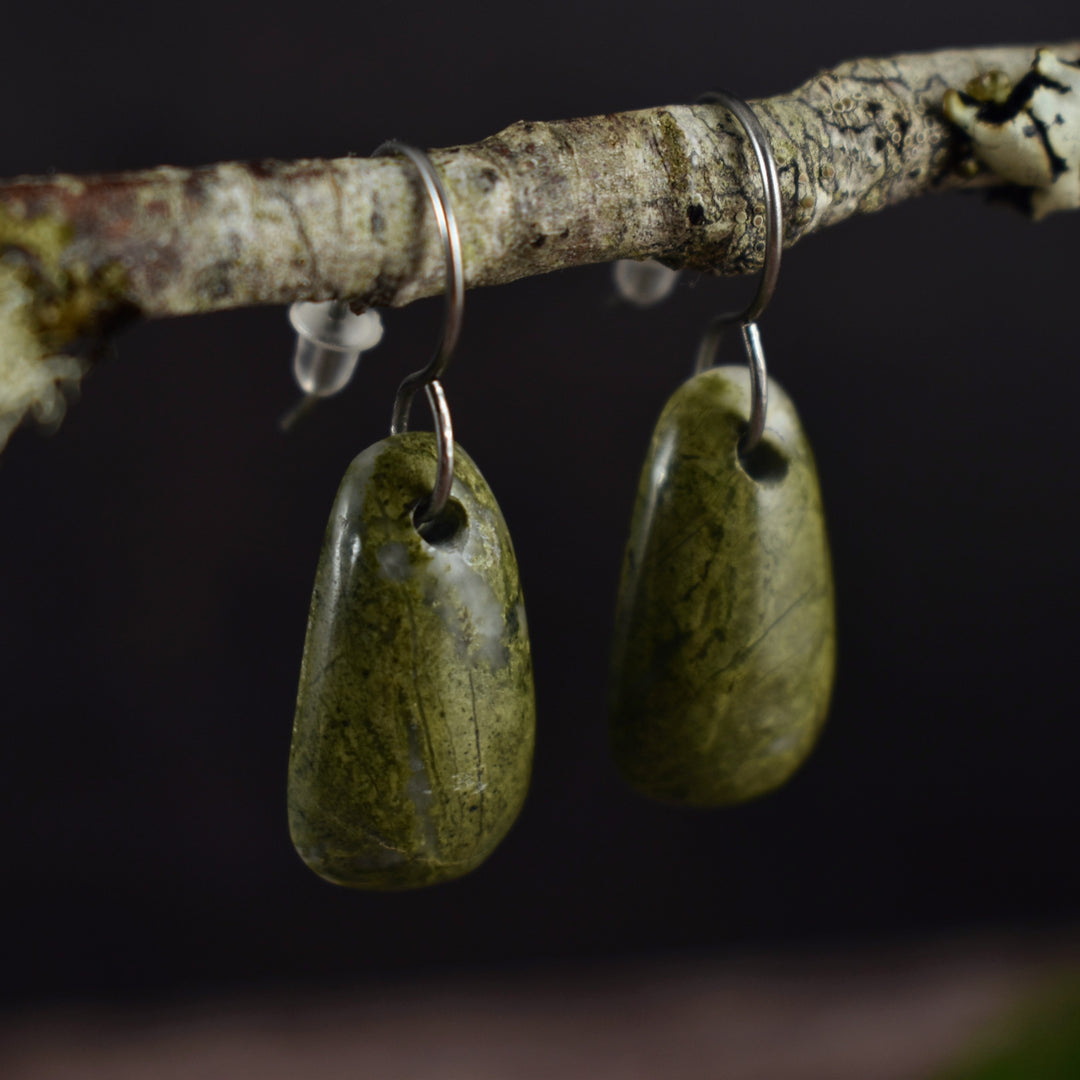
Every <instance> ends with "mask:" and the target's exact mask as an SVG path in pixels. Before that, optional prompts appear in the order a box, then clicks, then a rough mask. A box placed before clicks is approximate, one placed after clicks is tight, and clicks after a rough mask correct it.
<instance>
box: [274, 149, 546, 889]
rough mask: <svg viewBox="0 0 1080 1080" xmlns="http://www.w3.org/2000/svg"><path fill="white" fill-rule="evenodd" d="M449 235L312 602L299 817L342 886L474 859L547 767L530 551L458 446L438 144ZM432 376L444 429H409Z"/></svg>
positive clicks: (456, 282) (386, 882)
mask: <svg viewBox="0 0 1080 1080" xmlns="http://www.w3.org/2000/svg"><path fill="white" fill-rule="evenodd" d="M384 153H400V154H404V155H405V156H406V157H408V158H409V159H410V160H411V161H412V163H413V164H414V165H415V166H416V167H417V169H418V170H419V172H420V176H421V179H422V180H423V183H424V186H425V188H426V190H427V194H428V197H429V198H430V200H431V205H432V208H433V210H434V212H435V218H436V222H437V224H438V228H439V232H440V235H441V238H442V241H443V245H444V247H445V250H446V267H447V269H446V278H447V287H446V298H447V300H446V321H445V325H444V328H443V337H442V341H441V344H440V347H439V349H438V351H437V352H436V354H435V356H434V358H433V359H432V361H431V363H430V364H429V365H428V366H427V367H426V368H424V369H423V370H422V371H418V372H415V373H414V374H412V375H410V376H408V377H407V378H406V379H405V380H404V382H402V384H401V386H400V388H399V389H398V393H397V397H396V399H395V402H394V414H393V422H392V424H391V429H390V432H391V433H390V437H389V438H387V439H384V440H382V441H381V442H378V443H376V444H375V445H374V446H370V447H368V448H367V449H366V450H365V451H363V453H361V454H360V455H359V456H358V457H357V458H356V459H355V460H354V461H353V462H352V464H351V465H350V466H349V468H348V470H347V471H346V473H345V478H344V479H343V480H342V483H341V487H340V489H339V491H338V494H337V499H336V500H335V502H334V506H333V510H332V511H331V514H330V523H329V525H328V527H327V531H326V539H325V541H324V544H323V550H322V555H321V557H320V559H319V565H318V570H317V572H316V576H315V588H314V592H313V594H312V599H311V609H310V614H309V616H308V628H307V639H306V641H305V644H304V656H303V661H302V664H301V669H300V688H299V693H298V695H297V703H296V719H295V722H294V726H293V736H292V747H291V751H290V756H289V780H288V811H289V830H290V832H291V834H292V840H293V844H294V845H295V847H296V850H297V852H298V853H299V854H300V857H301V858H302V859H303V860H304V862H305V863H307V865H308V866H309V867H310V868H311V869H312V870H314V871H315V872H316V873H317V874H319V875H321V876H322V877H324V878H326V879H327V880H329V881H332V882H335V883H337V884H341V885H350V886H355V887H359V888H368V889H404V888H412V887H416V886H421V885H429V884H434V883H436V882H440V881H446V880H449V879H450V878H454V877H458V876H459V875H461V874H465V873H467V872H468V871H470V870H472V869H474V868H475V867H476V866H478V865H479V864H480V863H481V862H483V860H484V859H485V858H486V857H487V856H488V855H489V854H490V853H491V851H492V850H493V849H494V848H495V846H496V845H497V844H498V843H499V841H500V840H501V839H502V838H503V836H504V835H505V834H506V832H507V830H508V829H509V828H510V826H511V825H512V824H513V822H514V819H515V818H516V817H517V814H518V811H519V810H520V809H521V805H522V802H523V801H524V798H525V792H526V789H527V787H528V782H529V773H530V769H531V766H532V751H533V732H534V722H535V704H534V695H533V677H532V660H531V655H530V652H529V641H528V631H527V628H526V624H525V609H524V606H523V603H522V597H521V584H520V581H519V578H518V569H517V562H516V560H515V558H514V550H513V546H512V545H511V543H510V536H509V533H508V532H507V529H506V523H505V522H504V521H503V517H502V514H501V513H500V511H499V507H498V504H497V503H496V502H495V498H494V496H493V495H492V493H491V489H490V488H489V487H488V485H487V483H486V482H485V481H484V479H483V477H482V476H481V475H480V472H479V470H478V469H477V468H476V466H475V465H474V464H473V462H472V461H471V460H470V459H469V457H468V456H467V455H466V454H465V452H464V451H463V450H462V449H461V448H460V447H457V446H455V445H454V441H453V429H452V424H451V419H450V411H449V407H448V405H447V401H446V394H445V392H444V391H443V387H442V383H441V381H440V380H441V377H442V375H443V372H444V371H445V370H446V367H447V364H448V363H449V360H450V355H451V352H452V351H453V348H454V345H455V343H456V341H457V337H458V333H459V331H460V328H461V318H462V311H463V306H464V280H463V273H462V258H461V241H460V237H459V235H458V231H457V224H456V222H455V219H454V214H453V210H452V208H451V206H450V203H449V200H448V199H447V196H446V192H445V191H444V189H443V186H442V183H441V181H440V180H439V177H438V174H437V173H436V172H435V169H434V167H433V166H432V164H431V161H430V160H429V159H428V157H427V155H426V154H424V153H422V152H421V151H419V150H416V149H414V148H413V147H409V146H405V145H403V144H400V143H395V142H389V143H385V144H384V145H383V146H381V147H379V149H378V150H376V152H375V156H379V155H380V154H384ZM421 388H423V389H424V391H425V393H426V395H427V399H428V403H429V405H430V406H431V410H432V414H433V417H434V420H435V433H434V434H431V433H429V432H410V431H407V430H406V429H407V426H408V414H409V407H410V405H411V403H412V399H413V397H414V395H415V394H416V392H417V390H419V389H421Z"/></svg>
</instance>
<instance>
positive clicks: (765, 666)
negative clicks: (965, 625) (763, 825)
mask: <svg viewBox="0 0 1080 1080" xmlns="http://www.w3.org/2000/svg"><path fill="white" fill-rule="evenodd" d="M749 412H750V387H749V374H748V372H747V369H746V368H745V367H722V368H713V369H711V370H708V371H705V372H703V373H702V374H700V375H696V376H694V377H693V378H692V379H690V380H689V381H688V382H686V383H684V384H683V386H681V387H680V388H679V389H678V390H677V391H676V392H675V393H674V395H673V396H672V397H671V399H670V400H669V401H668V403H667V405H666V406H665V408H664V411H663V413H662V414H661V416H660V420H659V422H658V423H657V426H656V431H655V432H654V434H653V440H652V445H651V447H650V450H649V455H648V458H647V460H646V462H645V467H644V469H643V471H642V474H641V481H640V484H639V487H638V495H637V501H636V504H635V507H634V517H633V523H632V525H631V528H630V540H629V543H628V545H627V549H626V556H625V560H624V562H623V573H622V583H621V586H620V590H619V600H618V604H617V608H616V615H615V642H614V650H613V663H612V685H611V723H610V735H611V743H612V749H613V753H614V756H615V760H616V764H617V765H618V767H619V770H620V772H621V773H622V774H623V776H624V777H625V778H626V779H627V780H628V781H629V782H630V784H631V785H632V786H633V787H635V788H636V789H637V790H639V791H640V792H642V793H643V794H645V795H649V796H652V797H654V798H657V799H662V800H666V801H672V802H679V803H688V804H691V805H695V806H719V805H723V804H726V803H736V802H741V801H743V800H745V799H751V798H753V797H754V796H756V795H761V794H763V793H764V792H767V791H770V790H772V789H773V788H775V787H778V786H779V785H780V784H782V783H784V781H785V780H787V779H788V778H789V777H790V776H791V774H792V773H793V772H794V771H795V770H796V769H797V768H798V766H799V765H800V764H801V763H802V761H803V759H804V758H805V757H806V756H807V754H808V753H809V752H810V749H811V748H812V747H813V745H814V742H815V740H816V739H817V736H818V733H819V731H820V730H821V726H822V724H823V723H824V720H825V714H826V711H827V709H828V704H829V696H830V693H831V690H832V682H833V671H834V667H835V652H836V646H835V623H834V614H833V585H832V569H831V565H830V560H829V550H828V541H827V539H826V534H825V519H824V515H823V512H822V505H821V495H820V491H819V488H818V480H817V472H816V470H815V467H814V460H813V456H812V454H811V451H810V446H809V444H808V443H807V441H806V437H805V436H804V434H803V431H802V426H801V425H800V423H799V418H798V416H797V415H796V413H795V408H794V406H793V405H792V403H791V399H790V398H789V397H788V396H787V394H785V393H784V391H783V390H782V389H781V388H780V387H779V386H778V385H777V384H776V383H775V382H771V381H770V384H769V409H768V424H767V428H766V431H765V435H764V437H763V439H762V442H761V443H760V444H759V445H758V447H757V448H756V449H755V450H754V451H753V453H752V454H751V455H750V457H749V460H748V461H747V462H746V463H745V465H744V463H743V462H742V461H741V460H740V457H739V454H738V442H739V438H740V436H741V434H742V432H743V430H744V429H745V426H746V417H747V416H748V415H749ZM748 470H749V471H748ZM751 474H753V475H751Z"/></svg>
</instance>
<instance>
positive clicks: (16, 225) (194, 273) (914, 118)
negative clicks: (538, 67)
mask: <svg viewBox="0 0 1080 1080" xmlns="http://www.w3.org/2000/svg"><path fill="white" fill-rule="evenodd" d="M1054 48H1055V51H1056V53H1057V54H1058V55H1060V56H1061V57H1063V58H1064V59H1066V60H1073V59H1074V58H1075V57H1077V56H1078V55H1080V42H1074V43H1068V44H1063V45H1057V46H1055V47H1054ZM1034 54H1035V47H1034V46H1016V47H1007V48H987V49H970V50H951V51H946V52H936V53H925V54H912V55H901V56H895V57H891V58H889V59H879V60H857V61H853V62H850V63H846V64H842V65H840V66H839V67H837V68H835V69H833V70H831V71H826V72H823V73H822V74H820V75H818V76H816V77H815V78H813V79H811V80H810V81H809V82H807V83H806V84H804V85H803V86H801V87H800V88H799V89H798V90H796V91H794V92H793V93H790V94H784V95H780V96H777V97H773V98H769V99H767V100H764V101H760V102H756V103H755V107H756V109H757V112H758V114H759V116H760V118H761V121H762V124H763V126H764V128H765V131H766V133H767V135H768V136H769V138H770V140H771V143H772V147H773V151H774V154H775V156H776V159H777V164H778V166H779V171H780V179H781V186H782V190H783V200H784V220H785V226H786V240H787V243H788V244H793V243H796V242H797V241H798V240H800V239H801V238H802V237H804V236H806V235H808V234H809V233H812V232H816V231H818V230H819V229H822V228H825V227H826V226H828V225H832V224H834V223H836V222H838V221H841V220H843V219H844V218H847V217H850V216H851V215H853V214H856V213H865V212H869V211H872V210H878V209H881V208H882V207H885V206H888V205H892V204H894V203H898V202H901V201H903V200H905V199H909V198H912V197H914V196H916V195H919V194H922V193H923V192H926V191H929V190H932V189H941V188H951V187H961V186H977V185H980V184H986V183H988V182H989V180H990V178H989V177H988V176H986V175H982V176H980V175H972V172H971V170H970V169H964V168H961V167H960V165H961V163H962V154H961V153H960V152H959V149H960V142H961V140H963V139H964V138H965V137H964V136H962V135H959V134H958V132H957V129H956V128H954V127H953V126H951V125H950V124H949V122H948V121H947V120H946V119H945V117H944V115H943V112H942V100H943V96H944V94H945V92H946V90H947V89H949V88H950V87H954V88H963V87H966V86H969V85H971V84H972V82H973V80H977V79H978V78H979V77H980V76H982V77H984V78H985V77H986V75H987V73H989V72H994V73H997V74H996V75H995V78H998V76H1000V78H1001V79H1002V80H1004V82H1005V83H1006V84H1007V83H1010V82H1012V83H1016V82H1019V81H1020V80H1021V79H1022V77H1023V76H1024V75H1025V73H1026V72H1028V70H1029V68H1030V67H1031V64H1032V60H1033V57H1034ZM431 156H432V159H433V161H434V164H435V166H436V168H437V169H439V171H440V172H441V173H442V175H443V176H444V178H445V180H446V184H447V188H448V191H449V194H450V197H451V199H452V200H453V204H454V208H455V211H456V213H457V216H458V222H459V226H460V230H461V235H462V241H463V247H464V255H465V275H466V281H467V284H468V286H469V287H475V286H479V285H493V284H498V283H501V282H508V281H513V280H515V279H517V278H521V277H526V276H529V275H533V274H542V273H547V272H549V271H552V270H559V269H564V268H568V267H573V266H582V265H586V264H589V263H596V262H604V261H608V260H613V259H619V258H643V257H647V256H651V257H654V258H660V259H663V260H664V261H665V262H667V263H668V264H669V265H673V266H688V267H693V268H697V269H700V270H707V271H711V272H716V273H725V274H738V273H744V272H747V271H749V270H752V269H754V268H755V267H756V266H757V264H758V262H759V260H760V253H761V252H762V251H763V246H764V245H763V219H762V210H763V207H762V205H761V185H760V182H759V179H758V176H757V171H756V166H755V165H754V163H753V158H752V155H751V154H750V150H749V147H748V146H747V145H746V143H745V138H744V136H743V134H742V132H741V129H740V128H739V126H738V124H737V123H736V122H735V121H734V120H733V119H732V118H731V117H730V116H729V115H728V114H727V112H726V111H725V110H724V109H723V108H722V107H720V106H717V105H674V106H665V107H659V108H653V109H644V110H640V111H637V112H629V113H618V114H613V115H607V116H594V117H586V118H582V119H576V120H566V121H558V122H550V123H531V122H519V123H516V124H513V125H512V126H511V127H509V128H507V129H506V130H505V131H502V132H500V133H499V134H497V135H493V136H491V137H490V138H488V139H485V140H484V141H482V142H480V143H477V144H475V145H472V146H458V147H452V148H450V149H445V150H437V151H432V152H431ZM0 252H2V253H4V254H3V258H2V259H0V322H6V324H7V325H6V328H5V327H4V326H0V446H2V445H3V441H4V438H5V431H4V423H3V417H4V415H5V413H6V414H7V415H8V416H9V417H10V416H12V415H14V412H13V410H18V408H19V401H23V405H22V408H23V409H24V410H25V408H26V407H27V406H28V405H33V403H34V402H35V401H36V402H37V403H38V404H37V406H36V407H37V408H39V410H41V409H42V408H45V410H46V411H47V405H48V402H47V401H46V402H45V403H44V405H43V404H42V399H41V398H40V397H34V395H33V394H31V395H30V397H29V398H27V397H26V394H25V393H24V394H23V395H22V397H21V398H19V397H18V395H17V394H16V395H14V396H13V394H12V393H11V388H12V387H13V386H15V384H16V382H17V381H18V378H19V372H18V371H16V370H15V367H17V366H18V364H17V363H13V362H12V360H11V355H12V350H13V349H14V350H15V351H18V350H19V349H22V350H24V351H25V350H26V348H27V345H26V342H27V341H30V340H33V341H35V342H36V343H37V345H38V355H37V356H36V357H34V360H35V362H36V361H39V360H45V359H46V358H49V357H55V355H56V354H57V353H58V352H61V351H62V350H63V349H64V348H65V347H66V346H67V345H68V343H69V342H70V341H72V340H73V339H75V338H79V337H87V336H94V335H96V334H99V333H101V332H102V331H103V330H107V329H108V328H109V326H110V325H112V324H113V323H114V322H115V321H116V320H117V319H119V318H122V317H123V316H125V315H141V316H143V317H148V318H154V317H160V316H166V315H181V314H189V313H193V312H203V311H211V310H216V309H221V308H229V307H241V306H246V305H253V304H284V303H287V302H290V301H293V300H297V299H314V300H325V299H330V298H332V297H347V298H350V299H351V300H352V301H353V302H354V305H356V306H363V305H392V306H400V305H403V304H407V303H409V302H410V301H412V300H415V299H417V298H419V297H422V296H426V295H430V294H432V293H435V292H438V291H440V290H441V288H442V282H443V265H442V252H441V247H440V245H439V242H438V239H437V235H436V233H435V229H434V225H433V223H432V221H431V216H430V211H429V208H428V206H427V202H426V197H425V196H424V195H423V192H422V189H421V188H420V186H419V184H418V182H417V177H416V175H415V172H414V170H413V167H412V166H411V165H410V164H409V163H407V162H406V161H405V160H403V159H399V158H381V159H365V158H352V157H350V158H343V159H338V160H328V161H296V162H278V161H264V162H256V163H246V164H237V163H229V164H221V165H214V166H208V167H205V168H198V169H177V168H169V167H163V168H158V169H150V170H147V171H144V172H133V173H124V174H117V175H110V176H93V177H83V178H76V177H56V176H52V177H47V178H22V179H17V180H12V181H7V182H3V183H0ZM20 343H21V344H20ZM26 366H27V365H26V364H24V365H23V367H26ZM25 374H26V372H23V375H24V376H25ZM63 375H64V371H59V372H54V373H52V374H49V375H48V377H47V378H46V379H45V381H46V382H47V383H48V384H49V385H51V381H50V380H52V379H54V378H57V377H63ZM36 378H37V382H38V384H41V382H42V379H43V378H45V376H43V375H42V373H41V371H40V370H37V371H36ZM5 388H7V389H5ZM20 415H21V413H20ZM13 422H14V421H13ZM9 426H10V425H9Z"/></svg>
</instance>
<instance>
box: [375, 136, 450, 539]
mask: <svg viewBox="0 0 1080 1080" xmlns="http://www.w3.org/2000/svg"><path fill="white" fill-rule="evenodd" d="M389 154H404V155H405V156H406V157H407V158H408V159H409V160H410V161H411V162H412V163H413V164H414V165H415V166H416V168H417V171H418V172H419V173H420V178H421V180H423V182H424V187H425V189H426V190H427V194H428V198H429V199H430V200H431V209H432V211H433V212H434V214H435V224H436V227H437V228H438V230H439V237H440V239H441V240H442V242H443V248H444V250H445V252H446V318H445V320H444V322H443V334H442V340H441V341H440V342H439V347H438V349H437V350H436V351H435V355H434V356H433V357H432V358H431V361H430V363H429V364H428V365H427V366H426V367H424V368H422V369H421V370H419V371H414V372H413V373H412V374H411V375H407V376H406V377H405V379H404V380H403V381H402V383H401V385H400V386H399V387H398V392H397V396H396V397H395V398H394V414H393V418H392V419H391V421H390V434H391V435H397V434H399V433H400V432H403V431H407V430H408V428H409V408H410V406H411V405H412V400H413V397H414V396H415V395H416V391H417V390H419V389H421V388H423V390H424V392H425V393H426V394H427V399H428V405H429V406H430V407H431V415H432V417H433V419H434V421H435V436H436V439H437V440H438V448H439V449H438V463H437V465H436V471H435V486H434V490H433V491H432V493H431V496H430V497H429V498H428V499H427V500H426V501H425V503H424V504H422V505H421V506H420V507H418V508H417V511H416V514H415V518H414V520H415V521H416V524H417V525H420V524H422V523H424V522H426V521H431V520H432V518H436V517H438V516H439V514H441V513H442V511H443V509H444V508H445V507H446V503H447V501H448V500H449V498H450V488H451V486H452V485H453V483H454V429H453V425H452V423H451V420H450V406H449V405H448V404H447V401H446V392H445V391H444V390H443V387H442V383H441V382H440V379H441V378H442V375H443V373H444V372H445V371H446V369H447V367H448V366H449V364H450V357H451V356H452V355H453V352H454V346H455V345H456V344H457V340H458V336H459V335H460V333H461V322H462V319H463V317H464V313H465V274H464V270H463V266H462V258H461V235H460V233H459V232H458V227H457V219H456V218H455V217H454V210H453V207H452V206H451V205H450V200H449V198H448V197H447V194H446V189H445V188H444V187H443V184H442V181H441V180H440V179H439V174H438V173H437V172H436V171H435V166H434V165H432V163H431V159H430V158H429V157H428V156H427V154H425V153H424V152H423V150H418V149H416V147H414V146H408V145H406V144H405V143H400V142H397V141H396V140H393V139H391V140H390V141H388V142H384V143H383V144H382V145H381V146H379V147H378V148H377V149H376V150H375V152H374V154H372V157H383V156H386V155H389Z"/></svg>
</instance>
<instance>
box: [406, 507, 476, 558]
mask: <svg viewBox="0 0 1080 1080" xmlns="http://www.w3.org/2000/svg"><path fill="white" fill-rule="evenodd" d="M427 504H428V500H427V499H423V500H421V501H420V502H419V503H417V504H416V506H415V507H414V508H413V515H412V519H413V527H414V528H415V529H416V531H417V532H418V533H419V534H420V535H421V537H423V539H424V540H426V541H427V542H428V543H429V544H431V545H432V546H433V547H456V546H458V544H460V542H461V541H462V540H463V538H464V536H465V527H466V526H467V525H468V524H469V516H468V514H466V513H465V507H464V506H462V505H461V503H459V502H458V501H457V499H450V500H449V502H447V504H446V505H445V506H444V507H443V508H442V511H441V513H439V514H438V515H437V516H436V517H433V518H431V519H430V520H429V521H421V520H420V519H421V518H422V517H423V516H424V511H425V509H426V508H427Z"/></svg>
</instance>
